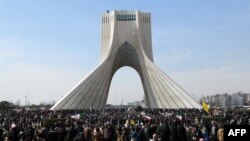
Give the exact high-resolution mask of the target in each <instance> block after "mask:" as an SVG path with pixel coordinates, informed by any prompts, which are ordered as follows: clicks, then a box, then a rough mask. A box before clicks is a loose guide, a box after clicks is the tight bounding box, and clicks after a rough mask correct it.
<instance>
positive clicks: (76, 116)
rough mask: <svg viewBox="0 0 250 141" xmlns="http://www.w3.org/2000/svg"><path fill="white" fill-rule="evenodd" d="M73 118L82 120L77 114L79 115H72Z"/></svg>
mask: <svg viewBox="0 0 250 141" xmlns="http://www.w3.org/2000/svg"><path fill="white" fill-rule="evenodd" d="M71 118H74V119H80V114H77V115H72V116H71Z"/></svg>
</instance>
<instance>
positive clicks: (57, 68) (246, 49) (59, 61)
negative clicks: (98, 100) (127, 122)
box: [0, 0, 250, 104]
mask: <svg viewBox="0 0 250 141" xmlns="http://www.w3.org/2000/svg"><path fill="white" fill-rule="evenodd" d="M114 9H115V10H136V9H138V10H141V11H142V12H150V13H151V16H152V17H151V18H152V38H153V39H152V40H153V55H154V61H155V63H156V64H157V65H158V66H159V67H160V68H161V69H162V70H163V71H164V72H166V74H168V75H169V76H170V77H172V78H173V79H174V80H175V81H176V82H177V83H178V84H180V85H181V86H182V87H183V88H184V89H185V90H187V91H188V92H189V93H190V94H191V95H194V96H195V97H200V96H202V95H211V94H216V93H225V92H228V93H233V92H238V91H242V92H248V93H249V92H250V1H249V0H214V1H202V0H189V1H187V0H186V1H173V0H169V1H167V0H162V1H152V0H151V1H146V0H126V1H125V0H124V1H120V0H105V1H100V0H89V1H83V0H73V1H69V0H53V1H52V0H36V1H34V0H16V1H14V0H11V1H10V0H0V101H2V100H8V101H12V102H16V101H17V100H18V99H19V100H21V104H24V99H25V96H26V95H27V98H28V99H29V101H30V102H31V103H35V104H39V103H40V102H44V101H46V102H51V101H57V100H59V99H60V98H61V97H62V96H63V95H65V94H66V93H67V92H68V91H69V90H70V89H71V88H72V87H74V86H75V85H76V84H77V83H78V82H79V81H80V80H81V79H82V78H84V77H85V75H87V74H88V73H89V72H90V71H91V70H92V69H94V68H95V67H96V66H97V64H98V61H99V58H100V47H101V46H100V44H101V42H100V41H101V20H100V19H101V18H100V17H101V13H102V12H106V10H110V11H111V10H114ZM143 95H144V92H143V88H142V84H141V82H140V78H139V75H138V74H137V72H136V71H135V70H134V69H132V68H129V67H123V68H121V69H120V70H119V71H118V72H117V73H116V74H115V76H114V77H113V81H112V82H111V88H110V92H109V97H108V103H111V104H120V103H121V101H122V100H123V103H124V104H126V103H127V102H131V101H135V100H141V99H142V98H143Z"/></svg>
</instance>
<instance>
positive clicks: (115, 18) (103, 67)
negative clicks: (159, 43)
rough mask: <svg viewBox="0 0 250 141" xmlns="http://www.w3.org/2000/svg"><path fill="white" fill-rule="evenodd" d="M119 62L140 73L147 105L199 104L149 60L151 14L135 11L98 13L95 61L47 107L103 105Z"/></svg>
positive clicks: (57, 108) (150, 51)
mask: <svg viewBox="0 0 250 141" xmlns="http://www.w3.org/2000/svg"><path fill="white" fill-rule="evenodd" d="M123 66H130V67H132V68H134V69H135V70H136V71H137V72H138V74H139V75H140V78H141V81H142V84H143V89H144V93H145V97H146V105H147V107H149V108H201V105H200V104H198V103H197V102H196V101H195V100H193V99H192V97H191V96H190V95H189V94H188V93H187V92H186V91H185V90H184V89H182V88H181V87H180V86H179V85H178V84H176V83H175V82H174V81H173V80H172V79H171V78H170V77H169V76H167V75H166V74H165V73H164V72H163V71H162V70H160V68H158V67H157V66H156V65H155V64H154V63H153V52H152V37H151V16H150V13H143V12H140V11H138V10H136V11H124V10H121V11H116V10H115V11H112V12H108V11H107V12H106V13H103V14H102V47H101V58H100V63H99V65H98V66H97V67H96V68H95V69H94V70H93V71H92V72H91V73H90V74H89V75H87V76H86V77H85V78H84V79H83V80H82V81H81V82H80V83H79V84H77V85H76V86H75V87H74V88H73V89H72V90H71V91H70V92H69V93H68V94H66V95H65V96H64V97H63V98H62V99H61V100H60V101H58V102H57V103H56V104H55V105H54V106H53V107H52V108H51V109H52V110H59V109H88V108H90V107H92V108H95V109H103V108H104V107H105V105H106V102H107V98H108V93H109V87H110V83H111V80H112V77H113V75H114V73H115V72H116V71H117V70H118V69H119V68H121V67H123Z"/></svg>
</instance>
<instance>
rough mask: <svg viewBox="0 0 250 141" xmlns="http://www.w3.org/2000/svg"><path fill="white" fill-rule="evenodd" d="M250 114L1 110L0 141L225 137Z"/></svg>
mask: <svg viewBox="0 0 250 141" xmlns="http://www.w3.org/2000/svg"><path fill="white" fill-rule="evenodd" d="M249 117H250V113H248V112H246V111H242V112H235V111H233V110H232V109H220V110H216V112H210V113H209V114H208V113H206V112H205V111H203V110H202V109H141V110H135V111H134V112H131V111H129V112H128V110H127V109H106V110H93V109H89V110H81V111H79V110H70V111H68V110H62V111H49V110H36V111H27V110H22V111H0V141H159V140H160V141H222V140H223V125H225V124H228V125H229V124H230V125H232V124H243V125H250V118H249Z"/></svg>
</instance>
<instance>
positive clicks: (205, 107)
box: [202, 101, 209, 113]
mask: <svg viewBox="0 0 250 141" xmlns="http://www.w3.org/2000/svg"><path fill="white" fill-rule="evenodd" d="M202 108H203V109H204V110H205V111H206V112H207V113H209V105H208V104H207V103H206V102H205V101H202Z"/></svg>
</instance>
